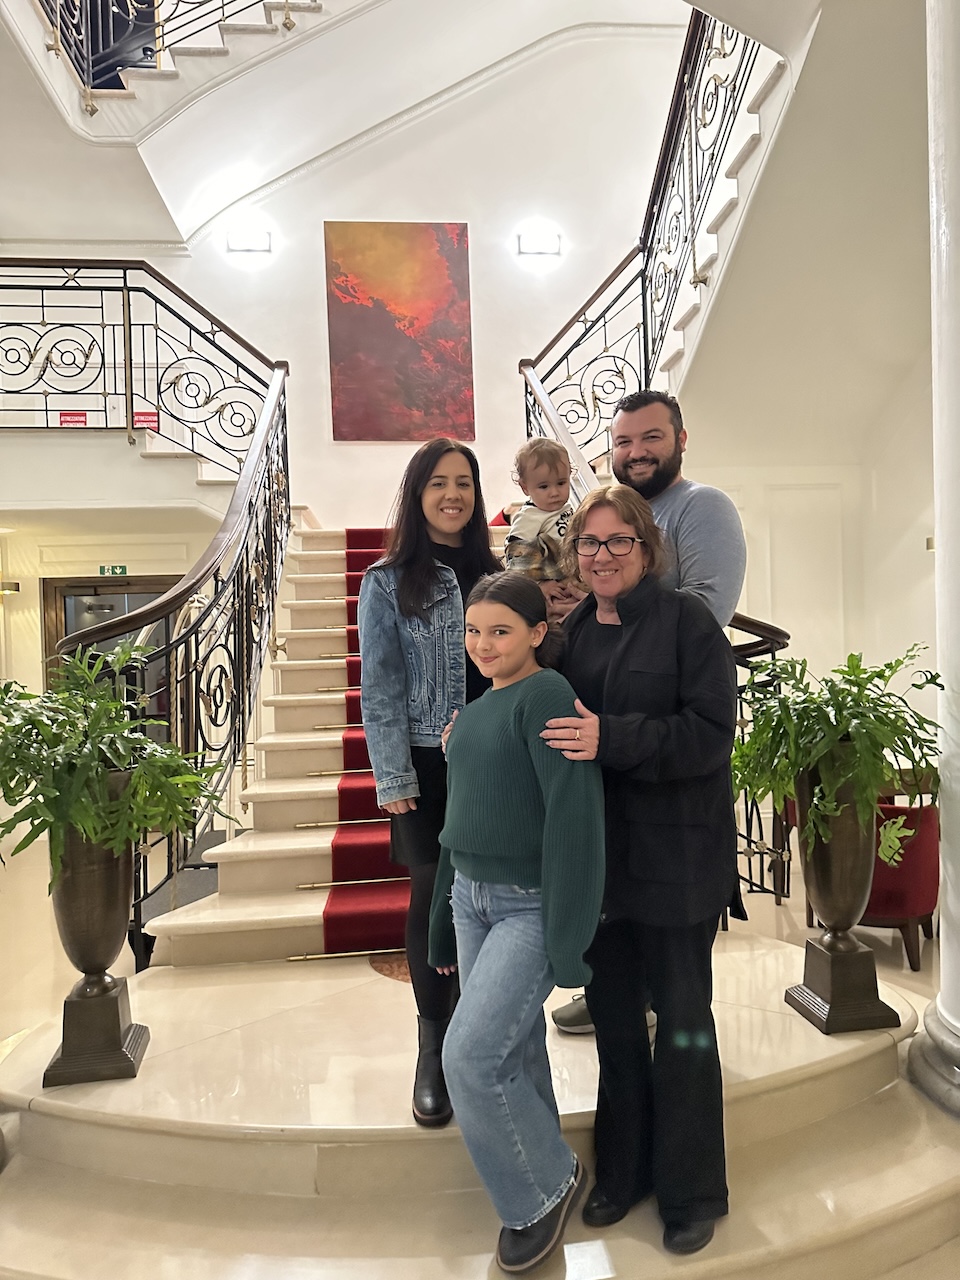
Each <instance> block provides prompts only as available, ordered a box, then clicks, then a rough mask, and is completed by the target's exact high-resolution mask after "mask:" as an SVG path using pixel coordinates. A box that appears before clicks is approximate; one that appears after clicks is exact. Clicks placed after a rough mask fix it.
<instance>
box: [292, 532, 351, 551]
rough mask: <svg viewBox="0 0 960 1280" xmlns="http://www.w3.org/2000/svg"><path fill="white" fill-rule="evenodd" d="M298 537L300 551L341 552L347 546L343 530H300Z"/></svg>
mask: <svg viewBox="0 0 960 1280" xmlns="http://www.w3.org/2000/svg"><path fill="white" fill-rule="evenodd" d="M298 536H299V539H300V549H301V550H302V551H343V550H344V549H345V547H346V545H347V535H346V533H345V532H344V530H343V529H300V530H298Z"/></svg>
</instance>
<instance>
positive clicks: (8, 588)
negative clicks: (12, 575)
mask: <svg viewBox="0 0 960 1280" xmlns="http://www.w3.org/2000/svg"><path fill="white" fill-rule="evenodd" d="M19 590H20V583H19V582H0V596H15V595H16V594H17V593H18V591H19Z"/></svg>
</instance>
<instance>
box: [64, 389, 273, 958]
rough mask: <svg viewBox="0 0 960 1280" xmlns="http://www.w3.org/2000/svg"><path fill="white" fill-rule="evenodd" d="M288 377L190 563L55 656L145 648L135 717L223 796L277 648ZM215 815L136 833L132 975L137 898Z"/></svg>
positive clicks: (183, 855)
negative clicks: (203, 768)
mask: <svg viewBox="0 0 960 1280" xmlns="http://www.w3.org/2000/svg"><path fill="white" fill-rule="evenodd" d="M286 373H287V370H286V365H283V364H278V365H276V366H275V368H274V371H273V376H272V378H271V381H270V385H269V388H268V390H267V393H266V396H265V398H264V404H263V408H262V410H261V412H260V415H259V418H258V421H257V424H256V429H255V431H254V432H253V435H252V438H251V440H250V445H249V449H248V451H247V455H246V458H245V460H244V463H243V468H242V470H241V472H240V476H239V479H238V481H237V487H236V489H235V491H234V495H233V500H232V502H231V503H230V507H229V509H228V511H227V514H226V515H225V516H224V519H223V523H222V524H221V526H220V530H219V532H218V533H217V534H216V536H215V537H214V539H213V541H212V542H211V543H210V546H209V547H208V549H207V551H206V553H205V554H204V555H203V556H202V557H201V559H200V560H199V561H198V562H197V564H196V565H194V567H193V568H192V569H191V570H190V572H189V573H187V574H186V575H185V576H184V577H183V578H182V579H181V581H180V582H179V583H178V584H177V585H176V586H175V587H172V588H171V589H170V590H169V591H168V592H166V594H165V595H163V596H161V597H160V598H159V599H157V600H155V601H153V602H152V603H150V604H148V605H145V606H143V607H142V608H140V609H137V610H135V611H134V612H132V613H129V614H126V615H124V616H122V617H118V618H115V619H111V620H110V621H109V622H106V623H101V624H100V625H98V626H96V627H90V628H88V629H87V630H85V631H78V632H75V633H74V634H73V635H70V636H67V637H66V639H64V640H62V641H61V642H60V643H59V644H58V646H57V649H58V652H60V653H63V652H67V651H72V650H74V649H77V648H95V649H109V648H111V647H112V646H113V645H114V644H115V643H116V641H117V640H118V639H119V638H120V637H121V636H126V635H132V636H134V637H135V638H136V639H137V640H138V642H140V643H141V644H145V645H148V646H151V648H152V652H151V653H150V655H149V657H148V659H147V662H146V665H145V666H144V667H143V668H142V669H139V670H136V671H133V672H131V675H130V679H131V680H132V681H134V682H135V689H134V691H133V697H132V701H133V702H134V703H135V704H136V706H137V708H138V714H139V715H140V716H141V717H142V718H143V719H145V720H157V721H160V722H161V724H160V727H159V729H158V727H157V726H153V727H152V728H150V729H149V730H148V732H151V733H158V732H159V734H160V736H161V737H163V738H166V739H169V740H170V741H173V742H176V743H177V745H178V746H179V747H180V749H181V750H182V751H185V752H187V753H190V754H194V755H195V756H196V758H197V760H198V762H199V763H201V764H204V765H208V766H211V768H212V775H213V780H214V785H215V789H216V790H217V792H218V793H219V794H220V795H223V793H224V792H225V791H226V789H227V786H228V784H229V782H230V778H231V776H232V774H233V771H234V768H235V766H239V767H240V770H241V775H242V777H243V781H244V785H246V770H247V759H246V754H245V751H244V747H245V744H246V738H247V727H248V725H249V722H250V717H251V715H252V714H253V711H254V707H255V703H256V696H257V688H258V685H259V682H260V674H261V671H262V669H263V666H264V663H265V661H266V655H267V653H268V651H271V652H272V651H275V638H274V635H275V633H274V630H273V627H274V609H275V602H276V597H277V591H278V588H279V585H280V575H281V573H282V570H283V557H284V550H285V547H286V542H287V535H288V532H289V528H290V489H289V483H288V470H287V414H286ZM214 816H215V814H214V811H213V809H212V808H208V809H206V810H204V811H203V812H201V813H199V814H198V817H197V825H196V828H195V830H194V831H193V832H191V833H190V834H189V835H187V836H179V835H178V836H171V837H163V838H161V839H158V838H157V837H155V836H151V835H150V833H145V836H144V843H143V845H142V847H141V849H140V850H139V852H138V855H137V858H136V886H135V902H134V920H133V931H132V942H133V946H134V951H135V954H136V957H137V965H138V967H139V968H142V967H143V965H144V964H145V963H146V961H147V959H148V956H147V953H146V949H145V945H144V940H143V919H144V907H145V903H146V901H147V899H148V898H149V897H150V895H151V894H153V893H155V892H156V891H157V889H159V888H160V887H161V886H162V885H164V884H166V883H168V882H169V881H170V880H171V879H174V878H175V877H176V875H177V873H178V872H179V871H180V870H182V869H183V868H184V866H185V865H186V864H187V862H188V860H189V858H190V856H191V853H192V851H193V849H194V846H195V844H196V841H197V840H198V839H200V838H201V837H203V836H204V835H205V834H207V832H208V831H209V830H210V828H211V827H212V824H213V819H214Z"/></svg>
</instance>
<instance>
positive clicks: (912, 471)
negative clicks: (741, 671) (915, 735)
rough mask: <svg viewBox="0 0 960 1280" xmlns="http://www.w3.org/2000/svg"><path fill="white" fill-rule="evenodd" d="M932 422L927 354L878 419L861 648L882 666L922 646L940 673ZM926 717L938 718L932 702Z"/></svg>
mask: <svg viewBox="0 0 960 1280" xmlns="http://www.w3.org/2000/svg"><path fill="white" fill-rule="evenodd" d="M932 414H933V410H932V405H931V370H930V358H929V354H926V355H924V356H923V357H921V358H920V359H919V360H918V361H917V362H916V364H915V365H914V367H913V368H912V369H911V370H910V372H909V374H908V375H907V376H906V377H905V378H904V379H903V382H902V383H901V386H900V388H899V391H898V393H897V394H896V396H895V397H893V398H891V399H890V401H889V402H888V403H887V405H886V406H885V407H884V410H883V412H882V413H879V414H878V415H877V416H876V417H875V419H874V421H873V429H872V433H871V440H870V449H869V451H868V452H867V453H866V454H865V457H864V499H865V501H864V513H863V566H864V576H863V591H864V623H865V625H864V628H863V633H862V644H863V649H864V656H865V657H867V658H868V659H869V660H871V661H875V662H879V661H885V660H886V659H888V658H892V657H894V656H895V655H896V654H899V653H902V652H903V651H904V650H905V649H907V648H908V647H909V646H910V645H911V644H914V643H916V642H919V643H921V644H925V645H927V646H928V649H927V652H926V653H925V654H924V656H923V660H922V665H923V666H925V667H931V668H935V667H936V665H937V648H936V607H935V599H934V584H933V571H934V555H935V552H933V551H931V550H928V549H927V545H926V543H927V539H928V538H931V537H932V535H933V431H932ZM923 709H924V710H925V711H926V712H927V713H928V714H929V715H934V714H935V699H933V698H932V696H931V698H930V702H929V706H924V708H923Z"/></svg>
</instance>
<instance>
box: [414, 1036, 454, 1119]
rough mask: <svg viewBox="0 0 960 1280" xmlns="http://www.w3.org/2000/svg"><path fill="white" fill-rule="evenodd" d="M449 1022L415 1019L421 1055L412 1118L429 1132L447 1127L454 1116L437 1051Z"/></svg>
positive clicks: (418, 1063)
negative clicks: (442, 1126)
mask: <svg viewBox="0 0 960 1280" xmlns="http://www.w3.org/2000/svg"><path fill="white" fill-rule="evenodd" d="M449 1021H450V1019H449V1018H444V1019H443V1020H442V1021H440V1022H432V1021H431V1020H430V1019H429V1018H421V1017H420V1016H419V1015H418V1016H417V1029H418V1033H419V1037H420V1054H419V1056H418V1058H417V1074H416V1075H415V1077H414V1080H413V1118H414V1120H416V1122H417V1124H422V1125H423V1126H424V1127H425V1128H428V1129H439V1128H440V1126H441V1125H445V1124H449V1123H450V1120H451V1118H452V1116H453V1108H452V1107H451V1105H450V1099H449V1097H448V1096H447V1086H446V1082H445V1081H444V1078H443V1066H442V1065H441V1062H440V1050H441V1048H442V1046H443V1037H444V1035H445V1033H446V1030H447V1024H448V1023H449Z"/></svg>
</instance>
